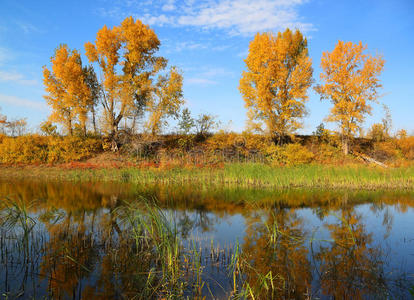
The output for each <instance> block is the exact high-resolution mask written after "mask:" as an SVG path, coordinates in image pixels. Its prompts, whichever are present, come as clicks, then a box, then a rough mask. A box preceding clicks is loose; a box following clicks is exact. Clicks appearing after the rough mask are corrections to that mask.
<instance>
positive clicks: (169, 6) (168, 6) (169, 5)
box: [161, 0, 176, 11]
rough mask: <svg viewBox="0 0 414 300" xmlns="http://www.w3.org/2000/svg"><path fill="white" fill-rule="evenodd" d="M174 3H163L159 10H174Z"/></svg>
mask: <svg viewBox="0 0 414 300" xmlns="http://www.w3.org/2000/svg"><path fill="white" fill-rule="evenodd" d="M174 2H175V1H174V0H168V1H167V3H165V4H164V5H163V6H162V7H161V9H162V10H163V11H173V10H175V9H176V6H175V4H174Z"/></svg>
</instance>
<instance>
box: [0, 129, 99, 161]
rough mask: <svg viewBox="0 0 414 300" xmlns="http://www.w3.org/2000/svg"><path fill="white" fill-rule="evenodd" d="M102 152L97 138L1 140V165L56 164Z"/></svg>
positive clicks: (27, 136)
mask: <svg viewBox="0 0 414 300" xmlns="http://www.w3.org/2000/svg"><path fill="white" fill-rule="evenodd" d="M101 150H102V144H101V141H100V140H99V139H96V138H80V137H58V136H39V135H36V134H34V135H26V136H19V137H2V138H1V139H0V163H5V164H14V163H56V162H70V161H77V160H83V159H86V158H89V157H91V156H92V155H94V154H96V153H97V152H100V151H101Z"/></svg>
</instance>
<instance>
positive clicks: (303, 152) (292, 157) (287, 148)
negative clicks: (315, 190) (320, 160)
mask: <svg viewBox="0 0 414 300" xmlns="http://www.w3.org/2000/svg"><path fill="white" fill-rule="evenodd" d="M265 151H266V155H267V156H268V158H269V159H270V161H271V162H272V164H276V165H288V166H294V165H303V164H308V163H310V162H312V160H313V158H314V157H315V155H314V154H313V153H312V152H311V151H309V150H308V149H307V148H306V147H305V146H302V145H301V144H287V145H283V146H276V145H270V146H268V147H267V148H266V150H265Z"/></svg>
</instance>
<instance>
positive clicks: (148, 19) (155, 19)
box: [135, 14, 173, 26]
mask: <svg viewBox="0 0 414 300" xmlns="http://www.w3.org/2000/svg"><path fill="white" fill-rule="evenodd" d="M135 17H136V18H138V19H140V20H141V21H142V22H143V23H144V24H147V25H150V26H152V25H157V26H163V25H166V24H170V23H171V22H173V18H172V17H168V16H166V15H164V14H162V15H159V16H153V15H151V14H145V15H143V16H142V17H140V16H135Z"/></svg>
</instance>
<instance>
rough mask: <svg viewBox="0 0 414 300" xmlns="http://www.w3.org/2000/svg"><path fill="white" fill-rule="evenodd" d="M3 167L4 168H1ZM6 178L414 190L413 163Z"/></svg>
mask: <svg viewBox="0 0 414 300" xmlns="http://www.w3.org/2000/svg"><path fill="white" fill-rule="evenodd" d="M1 171H2V170H1ZM2 173H3V174H2V175H0V178H1V177H3V178H4V177H6V178H7V177H33V178H44V179H62V180H74V181H89V180H92V181H124V182H132V183H164V184H165V183H168V184H188V183H195V184H203V185H204V184H205V185H232V186H243V187H272V188H331V189H337V188H344V189H367V190H374V189H409V190H412V189H414V167H404V168H389V169H382V168H376V167H369V166H324V165H302V166H294V167H272V166H269V165H266V164H259V163H232V164H226V165H225V166H224V168H193V169H187V168H173V169H167V170H160V169H155V168H148V169H138V168H121V169H112V168H108V169H86V170H85V169H82V170H80V169H74V170H64V169H59V168H52V167H50V168H47V167H42V168H38V169H36V168H34V169H30V170H29V171H27V170H26V169H25V168H22V169H14V170H13V169H11V168H9V169H7V170H6V171H3V172H2Z"/></svg>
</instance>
